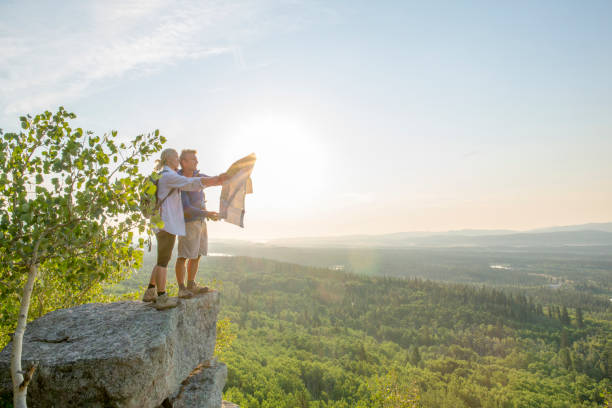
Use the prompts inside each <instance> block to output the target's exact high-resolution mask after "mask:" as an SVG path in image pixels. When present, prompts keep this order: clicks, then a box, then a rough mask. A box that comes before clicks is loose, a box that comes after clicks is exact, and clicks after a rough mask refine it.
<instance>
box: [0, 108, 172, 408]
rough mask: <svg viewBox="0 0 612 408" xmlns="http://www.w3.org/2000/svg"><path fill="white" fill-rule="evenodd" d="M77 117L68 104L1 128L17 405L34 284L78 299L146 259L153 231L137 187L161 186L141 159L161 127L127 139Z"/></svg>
mask: <svg viewBox="0 0 612 408" xmlns="http://www.w3.org/2000/svg"><path fill="white" fill-rule="evenodd" d="M75 117H76V116H75V115H74V114H73V113H69V112H67V111H66V110H65V109H64V108H61V107H60V108H59V110H58V111H57V112H56V113H55V114H52V113H51V112H48V111H46V112H44V113H42V114H39V115H36V116H34V117H32V116H29V115H28V116H24V117H21V118H20V120H21V128H22V129H21V130H20V131H19V132H10V133H9V132H7V133H4V132H3V131H2V130H0V210H1V218H0V296H1V298H2V306H0V319H4V320H6V319H11V320H12V321H13V322H15V323H14V325H13V327H14V328H15V331H14V334H13V336H12V354H11V377H12V382H13V402H14V406H15V408H22V407H25V406H26V393H27V388H28V384H29V382H30V380H31V379H32V377H33V376H34V375H35V369H36V366H35V365H34V364H29V366H28V367H23V366H22V361H21V352H22V345H23V337H24V333H25V330H26V325H27V321H28V312H29V310H30V306H31V299H32V292H33V289H34V287H35V286H36V285H38V286H39V287H38V288H37V290H38V291H39V292H40V293H41V295H42V294H45V292H47V291H55V293H53V296H55V297H60V298H61V297H64V298H69V299H71V301H72V302H75V303H78V302H79V301H82V300H83V299H82V298H81V299H79V296H83V294H86V293H87V292H88V290H90V289H91V288H92V287H94V286H96V285H98V287H99V286H100V284H101V283H104V282H107V281H108V280H112V279H114V278H117V276H120V275H122V274H125V273H126V271H128V270H130V269H131V268H134V267H137V266H139V263H140V262H141V260H142V251H141V250H140V249H139V248H142V245H143V239H142V238H138V240H136V239H135V234H138V233H144V232H145V230H146V229H147V221H146V220H145V219H144V218H143V217H142V215H141V213H140V206H139V203H140V202H139V194H140V192H141V191H142V186H143V185H144V186H148V187H147V188H149V192H152V191H154V187H153V185H152V183H151V182H150V180H148V178H146V177H144V176H142V175H141V174H140V172H139V165H141V164H142V163H143V162H144V161H147V160H149V159H150V157H151V156H152V155H153V154H155V153H156V152H158V151H160V150H161V148H162V145H163V143H164V142H165V139H164V137H163V136H161V135H160V134H159V131H155V132H154V133H151V134H147V135H139V136H136V137H135V138H134V139H133V140H130V141H126V142H120V138H119V137H118V136H117V132H115V131H113V132H111V133H109V134H104V135H103V136H97V135H95V134H94V133H93V132H84V131H83V130H82V129H80V128H75V129H73V128H72V127H71V126H70V123H69V121H70V120H72V119H74V118H75ZM136 236H138V235H136ZM141 236H142V234H141ZM135 241H136V242H137V243H136V244H134V242H135ZM43 309H44V308H43ZM4 323H6V322H4Z"/></svg>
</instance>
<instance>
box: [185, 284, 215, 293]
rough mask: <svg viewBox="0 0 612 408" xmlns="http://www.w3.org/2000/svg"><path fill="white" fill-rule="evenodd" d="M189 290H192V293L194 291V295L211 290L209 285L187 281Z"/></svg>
mask: <svg viewBox="0 0 612 408" xmlns="http://www.w3.org/2000/svg"><path fill="white" fill-rule="evenodd" d="M187 290H188V291H190V292H191V293H193V294H194V295H199V294H202V293H208V292H210V291H211V290H210V289H209V288H208V286H200V285H198V283H197V282H194V281H189V282H187Z"/></svg>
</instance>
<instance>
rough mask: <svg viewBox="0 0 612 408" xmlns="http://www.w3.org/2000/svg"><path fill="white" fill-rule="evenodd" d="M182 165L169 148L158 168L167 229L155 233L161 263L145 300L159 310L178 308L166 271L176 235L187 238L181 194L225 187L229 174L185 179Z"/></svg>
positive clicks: (150, 282)
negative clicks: (168, 293) (181, 172)
mask: <svg viewBox="0 0 612 408" xmlns="http://www.w3.org/2000/svg"><path fill="white" fill-rule="evenodd" d="M178 166H179V155H178V153H177V152H176V150H174V149H165V150H164V151H163V152H162V153H161V157H160V159H159V160H158V161H157V165H156V167H155V170H156V171H160V170H162V172H161V178H160V179H159V180H158V181H157V198H158V200H160V201H161V208H160V213H161V218H162V221H163V222H164V226H163V228H162V229H160V230H159V231H156V233H155V237H156V239H157V261H156V264H155V267H154V268H153V271H152V272H151V279H150V280H149V287H148V288H147V290H146V292H145V294H144V297H143V299H142V300H143V301H145V302H154V303H153V306H154V307H155V308H156V309H158V310H164V309H168V308H171V307H175V306H176V305H177V302H176V300H175V299H171V298H169V297H168V295H167V293H166V268H167V266H168V262H169V261H170V257H171V255H172V249H173V248H174V241H175V239H176V236H177V235H178V236H183V235H185V229H186V228H185V221H184V215H183V206H182V204H181V195H180V191H181V190H192V191H201V190H202V189H203V188H205V187H209V186H214V185H221V184H223V181H224V180H225V178H226V176H225V175H219V176H217V177H204V176H199V177H185V176H181V175H179V174H177V172H176V171H177V170H178Z"/></svg>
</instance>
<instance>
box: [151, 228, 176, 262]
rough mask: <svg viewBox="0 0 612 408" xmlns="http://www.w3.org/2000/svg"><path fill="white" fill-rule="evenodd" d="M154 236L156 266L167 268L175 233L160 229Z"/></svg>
mask: <svg viewBox="0 0 612 408" xmlns="http://www.w3.org/2000/svg"><path fill="white" fill-rule="evenodd" d="M155 238H157V266H161V267H164V268H167V267H168V262H170V258H171V257H172V250H173V249H174V241H176V235H173V234H170V233H169V232H166V231H164V230H160V231H159V232H158V233H157V234H155Z"/></svg>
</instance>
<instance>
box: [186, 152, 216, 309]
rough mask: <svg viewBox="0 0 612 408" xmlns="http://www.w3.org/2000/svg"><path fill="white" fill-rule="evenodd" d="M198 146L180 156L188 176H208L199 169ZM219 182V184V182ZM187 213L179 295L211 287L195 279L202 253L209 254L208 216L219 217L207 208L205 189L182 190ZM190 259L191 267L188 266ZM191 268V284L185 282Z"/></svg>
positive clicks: (210, 217) (196, 292)
mask: <svg viewBox="0 0 612 408" xmlns="http://www.w3.org/2000/svg"><path fill="white" fill-rule="evenodd" d="M196 154H197V152H196V151H195V150H183V151H182V152H181V156H180V162H181V170H180V171H179V174H181V175H182V176H184V177H202V176H204V177H207V176H206V175H204V174H200V172H199V171H198V169H197V168H198V158H197V157H196ZM217 185H218V184H217ZM181 200H182V202H183V214H184V217H185V235H184V236H179V240H178V257H177V259H176V266H175V270H176V282H177V283H178V286H179V297H180V298H190V297H192V296H193V295H197V294H200V293H206V292H208V291H209V289H208V288H207V287H206V286H200V285H198V284H197V283H196V281H195V276H196V273H197V272H198V267H199V264H200V257H201V256H206V255H207V254H208V233H207V230H206V219H211V220H214V221H217V220H218V219H219V214H218V213H216V212H214V211H207V210H206V200H205V199H204V191H202V190H198V191H182V192H181ZM185 263H187V268H185ZM185 272H187V286H185Z"/></svg>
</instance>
